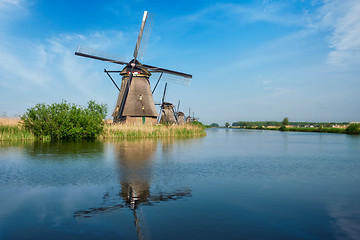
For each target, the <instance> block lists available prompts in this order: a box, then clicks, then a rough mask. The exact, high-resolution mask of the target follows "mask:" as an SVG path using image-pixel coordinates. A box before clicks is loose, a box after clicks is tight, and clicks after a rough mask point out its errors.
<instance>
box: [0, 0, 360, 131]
mask: <svg viewBox="0 0 360 240" xmlns="http://www.w3.org/2000/svg"><path fill="white" fill-rule="evenodd" d="M144 10H148V11H150V12H151V13H154V14H155V15H156V17H155V22H154V26H153V29H152V33H151V36H150V41H149V43H148V47H147V51H146V54H145V57H144V59H143V61H142V62H143V63H146V64H149V65H155V66H159V67H163V68H168V69H172V70H177V71H182V72H185V73H190V74H192V75H193V80H192V82H191V84H190V86H183V85H177V84H173V83H169V84H168V91H167V97H166V100H167V101H170V102H173V103H175V104H177V102H178V100H179V99H180V100H181V104H180V110H182V111H184V112H185V113H186V114H187V113H188V111H189V107H190V108H191V112H195V116H196V117H199V118H200V121H203V122H204V123H208V124H209V123H212V122H217V123H220V124H224V123H225V122H226V121H227V122H230V123H232V122H235V121H260V120H279V121H281V120H282V119H283V118H284V117H288V118H289V120H290V121H360V111H359V109H360V97H359V93H360V79H359V78H360V14H359V12H360V1H358V0H338V1H336V0H321V1H320V0H311V1H306V0H303V1H300V0H288V1H271V0H264V1H178V2H175V1H145V0H136V1H115V0H113V1H66V0H63V1H45V0H0V114H2V115H5V114H6V115H8V116H14V115H18V114H22V113H24V112H25V111H26V109H27V108H30V107H32V106H34V105H35V104H37V103H40V102H45V103H53V102H60V101H61V100H62V99H65V100H67V101H68V102H71V103H76V104H81V105H85V104H86V102H87V101H89V100H96V101H97V102H99V103H105V104H107V105H108V107H109V111H108V112H109V115H110V114H111V113H112V111H113V108H114V105H115V101H116V99H117V90H116V88H115V87H114V86H113V84H112V83H111V81H110V80H109V79H108V77H107V76H106V74H105V73H104V72H103V69H104V68H106V69H108V70H119V66H117V65H115V64H111V63H105V62H101V61H97V60H92V59H87V58H82V57H78V56H75V55H74V52H75V50H76V48H77V46H78V45H81V46H86V47H90V48H94V49H98V50H101V51H104V52H108V53H109V54H112V55H116V56H123V57H125V59H126V60H128V61H129V60H131V56H132V53H133V51H134V47H135V43H136V39H137V35H138V31H139V28H140V24H141V18H142V15H143V11H144ZM115 78H116V77H115ZM116 80H117V81H119V80H120V78H116ZM154 84H155V79H152V80H151V85H152V86H153V85H154ZM163 87H164V83H162V85H161V86H160V87H159V89H158V91H157V92H156V93H155V95H154V100H155V102H159V101H160V100H161V92H162V89H163Z"/></svg>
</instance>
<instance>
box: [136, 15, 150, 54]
mask: <svg viewBox="0 0 360 240" xmlns="http://www.w3.org/2000/svg"><path fill="white" fill-rule="evenodd" d="M147 15H148V12H147V11H144V15H143V19H142V22H141V26H140V31H139V36H138V39H137V41H136V45H135V50H134V54H133V56H134V59H135V60H136V58H137V56H138V52H139V48H140V44H141V39H142V35H143V32H144V28H145V23H146V19H147Z"/></svg>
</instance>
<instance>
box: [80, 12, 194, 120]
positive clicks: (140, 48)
mask: <svg viewBox="0 0 360 240" xmlns="http://www.w3.org/2000/svg"><path fill="white" fill-rule="evenodd" d="M152 24H153V17H151V16H149V13H148V12H147V11H144V15H143V19H142V22H141V27H140V31H139V36H138V39H137V42H136V45H135V50H134V53H133V59H132V60H131V61H130V62H125V61H120V60H116V59H114V58H113V57H108V56H102V54H99V52H95V51H93V50H91V49H88V48H83V47H79V48H78V49H77V51H76V52H75V55H78V56H82V57H87V58H92V59H97V60H101V61H105V62H111V63H115V64H120V65H125V67H124V68H123V69H122V70H121V71H107V70H106V69H105V70H104V71H105V72H106V74H107V75H108V76H109V77H110V79H111V80H112V81H113V83H114V84H115V86H116V87H117V89H118V90H119V95H118V99H117V102H116V106H115V109H114V112H113V114H112V116H113V119H114V120H113V121H114V123H118V122H121V123H143V124H144V123H149V124H156V123H157V117H158V113H157V111H156V107H155V104H154V99H153V95H152V93H153V92H154V91H155V89H156V86H157V84H158V82H159V81H160V79H161V77H162V76H163V75H164V76H163V79H166V81H173V82H177V83H182V84H185V85H188V84H190V81H191V79H192V75H190V74H186V73H182V72H177V71H173V70H169V69H165V68H159V67H155V66H151V65H146V64H141V63H140V62H139V61H138V60H137V58H138V56H140V58H142V56H143V55H144V51H145V49H146V43H147V41H148V39H149V36H150V32H151V28H152ZM139 53H140V55H139ZM109 73H120V75H121V76H122V82H121V86H120V88H119V87H118V86H117V84H116V83H115V81H114V80H113V79H112V77H111V76H110V74H109ZM152 73H161V75H160V77H159V80H158V82H157V84H156V86H155V87H154V89H153V91H151V88H150V81H149V77H150V76H151V75H152Z"/></svg>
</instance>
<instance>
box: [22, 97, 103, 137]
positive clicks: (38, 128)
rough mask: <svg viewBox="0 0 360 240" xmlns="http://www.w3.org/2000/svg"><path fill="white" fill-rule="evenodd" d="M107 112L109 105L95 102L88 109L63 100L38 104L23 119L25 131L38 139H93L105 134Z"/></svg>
mask: <svg viewBox="0 0 360 240" xmlns="http://www.w3.org/2000/svg"><path fill="white" fill-rule="evenodd" d="M106 112H107V110H106V106H105V105H101V104H97V103H95V101H89V102H88V106H87V108H83V107H81V106H77V105H75V104H70V103H67V102H66V101H62V102H61V103H54V104H52V105H46V104H44V103H41V104H37V105H36V106H35V107H33V108H30V109H28V110H27V112H26V113H25V114H24V115H23V116H22V117H21V120H22V121H23V126H24V128H25V129H26V130H28V131H30V132H31V133H33V134H34V136H35V137H36V138H38V139H43V138H47V137H50V138H51V139H53V140H58V139H66V140H70V139H71V140H75V139H92V138H95V137H97V136H98V135H99V134H100V133H101V132H102V131H103V127H104V121H103V119H104V118H105V116H106Z"/></svg>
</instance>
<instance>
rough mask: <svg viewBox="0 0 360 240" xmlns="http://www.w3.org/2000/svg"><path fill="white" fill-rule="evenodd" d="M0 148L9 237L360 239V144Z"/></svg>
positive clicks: (256, 138) (328, 139) (313, 140)
mask: <svg viewBox="0 0 360 240" xmlns="http://www.w3.org/2000/svg"><path fill="white" fill-rule="evenodd" d="M207 134H208V135H207V137H204V138H197V139H175V140H174V139H161V140H141V141H95V142H77V143H21V144H20V143H18V144H16V143H4V142H0V239H327V240H328V239H350V240H353V239H354V240H358V239H360V137H359V136H348V135H340V134H317V133H290V132H285V133H284V132H273V131H257V130H255V131H251V130H248V131H247V130H239V129H228V130H227V129H210V130H208V131H207Z"/></svg>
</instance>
